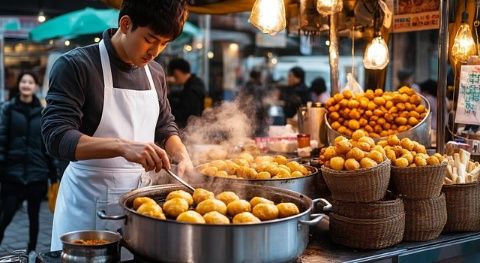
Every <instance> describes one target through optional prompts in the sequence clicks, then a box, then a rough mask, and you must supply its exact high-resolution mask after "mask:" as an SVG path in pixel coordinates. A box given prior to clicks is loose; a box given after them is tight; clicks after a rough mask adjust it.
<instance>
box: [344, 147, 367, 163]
mask: <svg viewBox="0 0 480 263" xmlns="http://www.w3.org/2000/svg"><path fill="white" fill-rule="evenodd" d="M346 157H347V158H348V159H351V158H353V159H355V160H357V161H360V160H362V159H363V157H365V152H364V151H362V150H360V149H359V148H357V147H354V148H352V149H351V150H350V151H348V153H347V156H346Z"/></svg>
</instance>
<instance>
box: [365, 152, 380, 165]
mask: <svg viewBox="0 0 480 263" xmlns="http://www.w3.org/2000/svg"><path fill="white" fill-rule="evenodd" d="M367 157H368V158H370V159H372V160H374V161H375V162H376V163H381V162H383V154H382V153H381V152H379V151H377V150H372V151H371V152H369V153H368V154H367Z"/></svg>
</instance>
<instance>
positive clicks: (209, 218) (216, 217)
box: [203, 211, 230, 225]
mask: <svg viewBox="0 0 480 263" xmlns="http://www.w3.org/2000/svg"><path fill="white" fill-rule="evenodd" d="M203 219H205V222H206V223H207V224H215V225H222V224H224V225H226V224H230V219H228V217H226V216H224V215H222V214H220V213H219V212H217V211H212V212H208V213H206V214H204V215H203Z"/></svg>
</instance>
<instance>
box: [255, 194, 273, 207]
mask: <svg viewBox="0 0 480 263" xmlns="http://www.w3.org/2000/svg"><path fill="white" fill-rule="evenodd" d="M258 204H273V202H272V201H270V200H268V199H267V198H263V197H258V196H255V197H253V198H252V199H250V205H251V207H255V206H256V205H258Z"/></svg>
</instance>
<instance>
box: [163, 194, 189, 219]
mask: <svg viewBox="0 0 480 263" xmlns="http://www.w3.org/2000/svg"><path fill="white" fill-rule="evenodd" d="M187 210H188V202H187V200H185V199H183V198H178V197H176V198H172V199H170V200H168V201H166V202H165V203H164V204H163V212H164V213H165V214H166V215H167V216H170V217H174V218H177V216H178V215H180V214H181V213H183V212H185V211H187Z"/></svg>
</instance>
